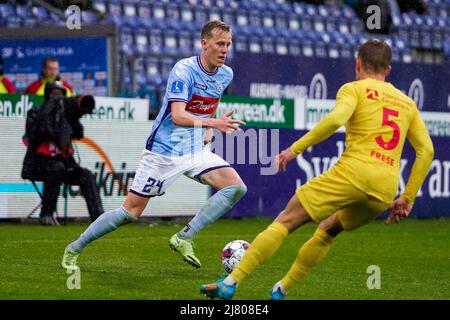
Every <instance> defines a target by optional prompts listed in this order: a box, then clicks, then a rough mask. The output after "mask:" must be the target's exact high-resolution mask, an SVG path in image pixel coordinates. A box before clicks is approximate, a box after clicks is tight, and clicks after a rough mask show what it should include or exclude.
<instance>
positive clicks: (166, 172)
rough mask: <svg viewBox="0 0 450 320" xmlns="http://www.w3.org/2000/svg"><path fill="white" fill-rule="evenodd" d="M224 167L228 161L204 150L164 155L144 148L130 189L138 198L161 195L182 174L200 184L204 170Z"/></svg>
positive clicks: (227, 165) (227, 164)
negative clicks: (178, 154)
mask: <svg viewBox="0 0 450 320" xmlns="http://www.w3.org/2000/svg"><path fill="white" fill-rule="evenodd" d="M224 167H230V164H229V163H228V162H226V161H225V160H223V159H222V158H221V157H219V156H218V155H216V154H214V153H212V152H211V151H209V150H207V149H204V150H203V151H202V152H198V153H196V154H194V155H186V156H182V157H168V156H163V155H160V154H157V153H153V152H151V151H148V150H146V149H145V150H144V151H143V152H142V157H141V161H140V162H139V167H138V169H137V170H136V174H135V176H134V179H133V183H132V185H131V188H130V190H129V191H130V192H132V193H134V194H136V195H138V196H141V197H154V196H161V195H163V194H164V192H165V190H166V189H167V188H168V187H169V186H170V185H171V184H172V183H173V182H174V181H175V180H176V179H177V178H178V177H179V176H181V175H182V174H184V175H185V176H186V177H188V178H191V179H194V180H196V181H198V182H200V183H203V182H202V180H201V176H202V175H203V174H204V173H206V172H208V171H211V170H214V169H218V168H224Z"/></svg>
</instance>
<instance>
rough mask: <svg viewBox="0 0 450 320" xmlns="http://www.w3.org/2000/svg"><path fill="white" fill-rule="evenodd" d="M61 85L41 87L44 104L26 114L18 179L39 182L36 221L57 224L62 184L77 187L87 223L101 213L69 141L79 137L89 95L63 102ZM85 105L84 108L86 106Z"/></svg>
mask: <svg viewBox="0 0 450 320" xmlns="http://www.w3.org/2000/svg"><path fill="white" fill-rule="evenodd" d="M65 95H66V88H65V86H64V85H63V84H62V83H60V82H58V81H56V82H51V83H48V84H47V85H46V87H45V95H44V105H43V106H41V107H39V108H37V109H31V110H30V111H29V112H28V114H27V121H26V133H25V136H24V143H25V144H26V145H27V153H26V155H25V159H24V162H23V168H22V178H23V179H29V180H32V181H43V182H44V188H43V199H42V209H41V216H40V222H41V223H42V224H43V225H58V221H57V220H56V219H55V218H54V217H53V213H54V212H55V210H56V204H57V200H58V195H59V189H60V186H61V184H62V183H65V184H70V185H73V184H74V185H79V186H80V189H81V194H82V195H83V196H84V198H85V199H86V204H87V207H88V211H89V216H90V218H91V221H94V220H95V219H96V218H97V217H98V216H99V215H100V214H102V213H103V206H102V201H101V198H100V194H99V190H98V188H97V185H96V183H95V177H94V175H93V174H92V172H91V171H89V170H88V169H86V168H82V167H81V166H79V165H78V163H77V162H76V161H75V159H74V157H73V153H74V151H73V149H72V145H71V140H72V139H81V138H83V126H82V124H81V123H80V122H79V119H80V117H81V116H82V115H83V114H85V113H89V112H92V109H93V107H94V105H95V102H94V99H93V97H92V96H78V97H74V98H69V99H72V100H71V101H68V100H65V99H68V98H64V96H65ZM86 106H88V107H86Z"/></svg>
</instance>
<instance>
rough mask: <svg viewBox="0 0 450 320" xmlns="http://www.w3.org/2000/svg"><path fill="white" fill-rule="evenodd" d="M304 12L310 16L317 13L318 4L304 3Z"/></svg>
mask: <svg viewBox="0 0 450 320" xmlns="http://www.w3.org/2000/svg"><path fill="white" fill-rule="evenodd" d="M305 13H306V14H307V15H309V16H311V17H314V16H317V15H319V10H318V6H317V5H313V4H306V5H305Z"/></svg>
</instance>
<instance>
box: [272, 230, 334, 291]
mask: <svg viewBox="0 0 450 320" xmlns="http://www.w3.org/2000/svg"><path fill="white" fill-rule="evenodd" d="M332 241H333V237H331V236H330V235H329V234H328V233H326V232H325V231H323V230H321V229H319V228H317V230H316V232H315V233H314V235H313V237H312V238H311V239H309V240H308V241H307V242H306V243H305V244H304V245H303V246H302V247H301V248H300V250H299V251H298V254H297V258H296V259H295V261H294V263H293V264H292V266H291V269H289V271H288V273H287V274H286V275H285V276H284V278H283V279H281V281H280V282H281V285H282V287H283V289H284V290H286V291H287V290H289V288H291V287H292V286H293V285H294V284H296V283H297V282H298V281H300V280H301V279H303V278H304V277H305V276H306V275H307V274H308V273H309V272H310V271H311V269H312V268H314V267H315V266H316V265H318V264H319V262H320V261H322V259H323V258H324V257H325V256H326V255H327V253H328V251H329V250H330V247H331V242H332Z"/></svg>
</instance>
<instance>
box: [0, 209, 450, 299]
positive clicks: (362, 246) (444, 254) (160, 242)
mask: <svg viewBox="0 0 450 320" xmlns="http://www.w3.org/2000/svg"><path fill="white" fill-rule="evenodd" d="M270 222H271V220H269V219H265V218H252V219H242V220H234V219H223V220H220V221H218V222H216V223H215V224H214V225H212V226H209V227H208V228H206V229H205V230H203V231H202V232H201V233H200V234H199V235H198V236H197V238H196V253H197V255H198V257H199V258H200V260H201V261H202V263H203V266H202V268H200V269H198V270H195V269H193V268H192V267H190V266H189V265H187V264H185V263H184V262H183V261H182V259H181V257H180V256H179V255H178V254H176V253H174V252H172V251H170V249H169V247H168V239H169V237H170V236H171V235H172V234H173V233H174V232H176V231H178V230H179V229H180V227H181V225H175V224H168V223H164V224H160V225H150V226H149V224H134V225H128V226H125V227H122V228H120V229H119V230H117V231H115V232H113V233H111V234H109V235H107V236H106V237H104V238H103V239H101V240H98V241H96V242H94V243H93V244H91V245H90V246H89V247H88V248H87V249H86V250H85V251H84V252H83V254H82V255H81V256H80V258H79V265H80V268H81V289H80V290H69V289H68V288H67V286H66V281H67V278H68V277H69V276H70V275H69V274H67V273H66V272H65V271H64V270H62V269H61V268H60V261H61V257H62V253H63V250H64V247H65V246H66V245H67V244H68V243H69V242H70V241H71V240H73V239H74V238H76V237H77V236H78V235H79V234H80V233H81V232H82V231H83V230H84V229H85V228H86V225H83V224H79V223H75V222H71V223H70V224H69V225H68V226H65V227H57V228H55V227H53V228H49V227H41V226H37V225H19V224H9V223H2V224H0V268H1V269H0V299H165V300H166V299H167V300H179V299H189V300H191V299H195V300H196V299H200V300H202V299H205V298H204V297H203V296H202V295H200V293H199V286H200V284H202V283H208V282H212V281H213V280H216V279H217V278H218V276H219V275H220V274H222V273H223V269H222V265H221V262H220V253H221V250H222V248H223V246H224V245H225V244H226V243H227V242H229V241H231V240H235V239H243V240H247V241H249V242H250V241H252V240H253V238H254V237H255V236H256V235H257V234H258V233H259V232H260V231H262V230H263V229H264V228H265V227H266V226H267V225H268V224H269V223H270ZM314 227H315V226H314V225H312V224H310V225H307V226H305V227H303V228H301V229H299V230H297V231H296V232H295V233H293V234H292V235H290V236H289V237H288V238H287V239H286V241H285V242H284V244H283V246H282V247H281V249H280V250H279V251H278V253H277V254H276V255H275V256H274V257H272V259H270V260H269V261H268V262H267V263H266V264H264V265H263V266H260V267H259V268H258V269H257V270H256V272H255V273H254V274H252V275H251V276H250V277H249V278H248V279H247V280H246V281H245V282H243V283H242V284H241V285H240V286H239V289H238V290H237V293H236V295H235V299H252V300H253V299H254V300H264V299H267V298H268V290H269V289H270V288H271V286H272V285H273V284H274V283H275V282H276V281H278V280H279V279H280V278H281V277H282V276H283V275H284V273H285V272H286V271H287V270H288V268H289V266H290V265H291V263H292V261H293V259H294V258H295V256H296V253H297V250H298V248H299V247H300V246H301V245H302V244H303V243H304V242H305V241H306V240H307V239H308V238H309V237H310V236H311V235H312V233H313V232H314ZM449 230H450V220H448V219H447V220H412V219H411V220H405V221H402V222H401V223H399V224H394V223H392V224H391V225H388V226H386V225H384V224H383V221H380V220H377V221H375V222H373V223H371V224H369V225H367V226H365V227H363V228H361V229H358V230H356V231H353V232H349V233H343V234H342V235H340V236H339V237H338V238H337V239H336V240H335V242H334V244H333V247H332V249H331V251H330V253H329V255H328V256H327V257H326V258H325V260H324V261H323V262H322V263H321V264H320V265H319V266H318V267H317V268H316V269H315V270H313V272H312V273H311V274H310V275H308V277H306V278H305V279H304V281H303V282H301V283H299V284H298V285H297V286H296V287H295V288H293V289H292V290H291V291H290V292H289V295H288V296H287V298H288V299H292V300H293V299H295V300H297V299H450V232H449ZM370 265H377V266H379V267H380V270H381V289H379V290H377V289H374V290H369V289H368V288H367V285H366V282H367V279H368V277H369V276H370V274H368V273H367V267H368V266H370Z"/></svg>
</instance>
